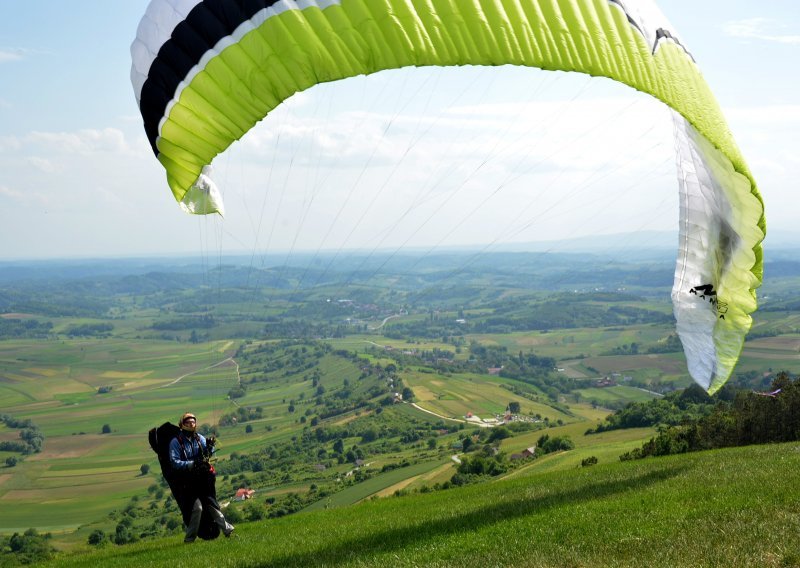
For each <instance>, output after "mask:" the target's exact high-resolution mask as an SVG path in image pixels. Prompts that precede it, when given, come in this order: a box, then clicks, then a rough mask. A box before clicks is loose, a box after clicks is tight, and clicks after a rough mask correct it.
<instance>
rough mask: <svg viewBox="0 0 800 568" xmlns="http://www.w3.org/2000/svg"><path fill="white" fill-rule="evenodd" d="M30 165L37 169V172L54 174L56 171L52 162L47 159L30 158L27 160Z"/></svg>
mask: <svg viewBox="0 0 800 568" xmlns="http://www.w3.org/2000/svg"><path fill="white" fill-rule="evenodd" d="M27 161H28V163H29V164H30V165H31V166H33V167H34V168H36V169H37V170H39V171H41V172H44V173H48V174H52V173H54V172H55V171H56V167H55V165H54V164H53V162H52V161H50V160H48V159H47V158H40V157H38V156H29V157H28V158H27Z"/></svg>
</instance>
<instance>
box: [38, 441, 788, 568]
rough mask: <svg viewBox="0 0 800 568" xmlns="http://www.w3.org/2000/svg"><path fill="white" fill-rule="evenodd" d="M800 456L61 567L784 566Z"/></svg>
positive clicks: (370, 511) (536, 479) (329, 519)
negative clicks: (199, 563)
mask: <svg viewBox="0 0 800 568" xmlns="http://www.w3.org/2000/svg"><path fill="white" fill-rule="evenodd" d="M798 466H800V446H798V444H797V443H792V444H783V445H771V446H758V447H745V448H734V449H728V450H719V451H713V452H703V453H697V454H689V455H682V456H671V457H667V458H658V459H648V460H643V461H638V462H625V463H613V464H608V465H598V466H595V467H590V468H574V469H570V470H568V471H559V472H552V473H544V474H541V473H530V474H526V475H519V476H516V477H514V478H512V479H507V480H502V481H497V482H487V483H483V484H479V485H474V486H469V487H466V488H463V489H450V490H446V491H440V492H436V493H431V494H418V495H411V496H406V497H400V498H391V499H382V500H378V501H367V502H364V503H360V504H358V505H354V506H351V507H347V508H342V509H335V510H327V511H318V512H312V513H300V514H297V515H293V516H290V517H284V518H281V519H275V520H268V521H259V522H257V523H251V524H242V525H240V526H239V527H237V534H236V535H235V537H234V538H233V539H230V540H224V539H220V540H217V541H213V542H198V543H196V544H194V545H192V546H191V548H190V547H189V546H187V545H184V544H182V542H181V539H180V537H177V536H176V537H170V538H167V539H163V540H159V541H151V542H142V543H138V544H135V545H127V546H124V547H120V548H118V547H114V546H111V545H109V546H107V547H106V548H104V549H101V550H99V551H96V552H93V553H88V554H87V553H76V554H72V555H68V556H67V555H65V556H61V557H59V558H58V560H57V561H56V562H54V563H53V564H52V565H56V566H109V567H112V566H130V565H132V564H137V565H140V566H171V567H175V566H189V565H191V564H195V563H196V562H197V561H198V559H199V558H205V559H206V560H207V561H208V562H209V563H213V564H214V565H216V566H236V567H245V566H247V567H255V566H262V567H267V566H432V567H445V566H457V565H472V566H509V565H513V566H529V567H551V568H561V567H564V568H566V567H570V568H579V567H596V566H602V567H641V566H648V567H654V568H660V567H664V568H666V567H669V568H676V567H698V568H702V567H759V568H762V567H782V566H797V565H798V562H800V542H799V541H798V540H797V538H796V537H795V535H796V534H797V533H798V529H800V505H798V497H800V488H798V486H797V484H795V483H793V479H794V477H795V476H796V471H797V469H798Z"/></svg>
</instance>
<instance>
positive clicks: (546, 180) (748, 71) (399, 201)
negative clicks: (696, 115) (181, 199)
mask: <svg viewBox="0 0 800 568" xmlns="http://www.w3.org/2000/svg"><path fill="white" fill-rule="evenodd" d="M147 4H148V0H124V1H116V2H110V1H109V0H73V1H72V2H64V1H63V0H25V1H24V2H23V1H20V0H0V260H10V259H49V258H85V257H103V258H105V257H129V256H149V255H172V254H188V255H194V254H198V253H199V252H200V253H202V252H203V251H208V250H214V251H217V250H219V251H221V252H226V253H227V252H231V253H233V252H240V251H253V252H255V251H258V252H259V253H260V254H263V253H265V252H277V253H281V254H283V253H286V254H292V253H293V252H297V253H300V252H303V251H316V252H319V251H337V252H338V251H349V250H351V249H362V250H384V249H385V250H392V251H395V250H403V249H404V248H409V247H413V248H422V249H427V250H434V249H436V248H437V247H446V246H456V245H458V246H462V245H470V246H479V247H499V246H502V245H503V244H504V243H524V242H532V241H551V240H555V239H570V238H577V237H584V236H591V235H599V234H613V233H621V232H639V233H640V234H642V235H648V234H650V232H652V231H674V232H676V233H677V228H676V227H677V216H678V205H677V182H676V179H675V165H674V157H673V154H674V150H673V142H672V124H671V118H670V115H669V113H668V112H667V110H666V108H665V107H664V106H663V105H662V104H660V103H657V102H655V101H653V100H652V99H651V98H650V97H648V96H645V95H642V94H640V93H636V92H634V91H632V90H631V89H629V88H625V87H622V86H619V85H617V84H615V83H613V82H611V81H608V80H604V79H589V78H587V77H585V76H582V75H578V74H566V73H552V72H551V73H547V72H541V71H537V70H532V69H520V68H500V69H496V68H495V69H486V68H463V69H445V70H441V69H414V70H400V71H393V72H385V73H380V74H376V75H374V76H371V77H367V78H365V77H358V78H353V79H350V80H347V81H343V82H340V83H336V84H328V85H320V86H318V87H315V88H312V89H310V90H309V91H306V92H304V93H300V94H298V95H296V96H294V97H292V98H291V99H289V100H288V101H286V102H285V103H284V104H283V105H281V107H279V108H278V109H276V110H275V111H273V112H272V113H271V114H270V115H269V116H268V117H267V118H266V119H265V120H264V121H262V123H260V124H259V125H258V126H257V127H256V128H254V129H253V131H251V132H250V133H248V135H247V136H246V137H245V138H243V139H242V140H241V141H240V142H237V143H236V144H234V145H233V146H232V147H231V148H230V149H229V150H228V151H227V152H225V153H223V154H222V155H220V156H219V157H218V158H217V160H215V162H214V169H215V173H214V177H215V180H216V181H217V183H218V185H219V186H220V189H221V191H222V192H223V195H224V197H225V203H226V214H225V217H224V219H222V218H220V217H219V216H210V217H196V216H190V215H187V214H185V213H183V212H182V211H181V210H180V208H179V207H178V206H177V204H176V203H175V201H174V199H173V197H172V195H171V193H170V191H169V189H168V187H167V184H166V178H165V175H164V172H163V169H162V168H161V166H160V164H159V163H158V162H157V160H156V159H155V157H154V156H153V154H152V152H151V150H150V148H149V145H148V143H147V140H146V138H145V136H144V132H143V128H142V121H141V118H140V115H139V112H138V108H137V106H136V101H135V98H134V95H133V90H132V87H131V83H130V78H129V74H130V51H129V49H130V44H131V42H132V40H133V38H134V36H135V33H136V28H137V25H138V22H139V20H140V18H141V16H142V14H143V13H144V11H145V8H146V6H147ZM658 4H659V6H660V8H661V9H662V11H663V12H664V13H665V15H666V16H667V18H668V19H669V20H670V21H671V22H672V24H673V25H674V27H675V29H677V31H678V34H679V36H680V37H681V39H682V43H683V44H684V45H685V46H686V47H687V48H688V49H689V50H690V51H691V53H692V54H693V56H694V57H695V60H696V61H697V62H698V64H699V66H700V68H701V70H702V72H703V74H704V76H705V78H706V80H707V82H708V83H709V85H710V87H711V89H712V91H713V92H714V93H715V95H716V97H717V99H718V101H719V103H720V105H721V107H722V109H723V112H724V114H725V116H726V117H727V119H728V122H729V124H730V127H731V130H732V132H733V134H734V136H735V138H736V141H737V143H738V144H739V146H740V148H741V150H742V153H743V154H744V156H745V159H746V161H747V163H748V165H749V166H750V169H751V171H752V172H753V175H754V176H755V179H756V181H757V183H758V185H759V189H760V191H761V193H762V195H763V198H764V201H765V205H766V216H767V222H768V230H769V231H770V233H769V234H772V232H774V234H787V233H788V234H790V235H791V234H792V232H795V234H796V235H798V241H800V232H798V229H797V219H798V212H800V208H798V206H797V205H796V198H795V189H796V187H797V185H798V184H797V181H796V174H795V172H796V171H797V170H798V168H799V167H800V136H798V135H797V132H798V131H800V95H798V93H800V84H799V83H800V76H799V75H798V73H797V61H798V59H799V58H800V32H798V30H800V10H798V9H797V4H796V2H795V0H768V1H765V2H752V1H749V0H702V1H697V0H660V1H659V2H658ZM767 243H769V236H768V239H767Z"/></svg>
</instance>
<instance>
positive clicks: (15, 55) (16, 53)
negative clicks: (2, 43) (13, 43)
mask: <svg viewBox="0 0 800 568" xmlns="http://www.w3.org/2000/svg"><path fill="white" fill-rule="evenodd" d="M22 54H23V51H22V50H21V49H8V48H3V49H0V63H8V62H9V61H19V60H20V59H22V57H23V55H22Z"/></svg>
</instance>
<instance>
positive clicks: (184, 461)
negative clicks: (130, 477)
mask: <svg viewBox="0 0 800 568" xmlns="http://www.w3.org/2000/svg"><path fill="white" fill-rule="evenodd" d="M179 426H180V429H181V431H180V434H178V435H177V436H176V437H175V438H173V439H172V441H171V442H170V444H169V461H170V466H171V468H172V472H173V475H175V477H176V478H177V480H178V481H179V483H180V485H181V491H180V502H179V503H178V505H179V507H180V508H181V512H182V513H183V516H184V522H185V523H186V536H185V538H184V539H183V542H186V543H190V542H194V541H195V540H196V539H197V533H198V531H199V530H200V523H201V518H202V517H203V513H204V512H205V513H206V514H207V515H208V517H209V518H210V519H211V521H212V522H213V523H216V524H217V526H219V530H220V531H221V532H222V534H224V535H225V536H226V537H229V536H231V533H233V530H234V527H233V525H232V524H230V523H229V522H228V521H227V520H225V516H224V515H223V514H222V511H220V508H219V503H217V496H216V489H215V487H214V483H215V476H216V473H215V472H214V468H213V467H212V466H211V463H210V462H209V461H208V459H209V458H210V457H211V454H212V453H213V451H214V450H213V438H211V439H209V440H208V441H206V439H205V437H204V436H203V435H202V434H198V433H197V431H196V430H197V418H196V417H195V416H194V414H192V413H190V412H187V413H186V414H184V415H183V416H181V421H180V424H179ZM187 517H189V519H188V520H186V519H187ZM217 534H219V533H217ZM201 536H202V535H201Z"/></svg>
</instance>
